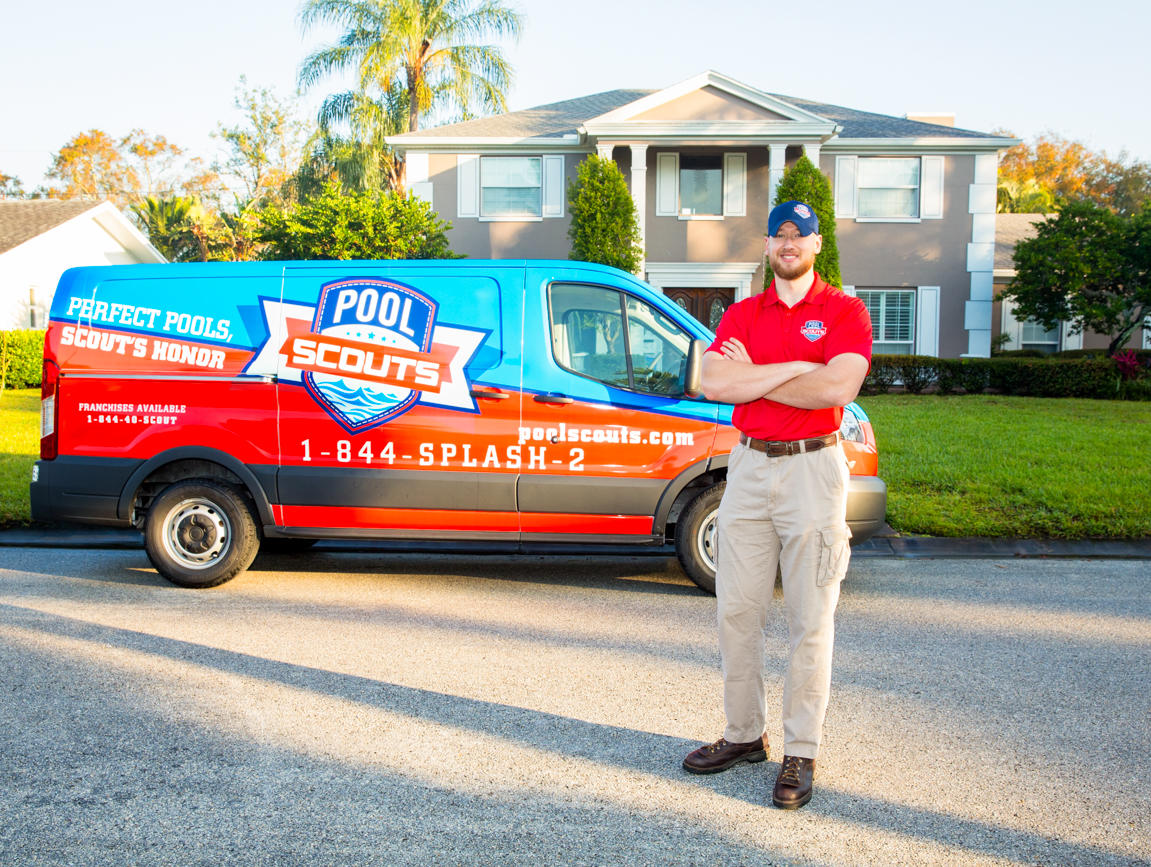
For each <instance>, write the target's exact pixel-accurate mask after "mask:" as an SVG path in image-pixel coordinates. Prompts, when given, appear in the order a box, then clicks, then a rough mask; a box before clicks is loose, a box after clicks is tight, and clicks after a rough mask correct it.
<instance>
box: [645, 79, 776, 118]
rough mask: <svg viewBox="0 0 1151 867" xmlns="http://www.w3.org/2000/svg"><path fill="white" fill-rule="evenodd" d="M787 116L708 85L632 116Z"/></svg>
mask: <svg viewBox="0 0 1151 867" xmlns="http://www.w3.org/2000/svg"><path fill="white" fill-rule="evenodd" d="M787 119H788V118H787V117H785V116H784V115H782V114H780V113H779V112H777V111H770V110H768V109H766V108H764V107H763V106H760V105H756V104H755V103H753V102H751V101H750V100H747V99H743V98H742V97H739V96H736V95H735V94H733V93H728V92H727V91H724V90H720V89H719V88H718V87H714V86H712V85H710V84H709V85H707V86H705V87H701V88H699V89H698V90H693V91H691V92H690V93H685V94H684V95H683V96H680V97H677V98H676V99H673V100H670V101H668V102H665V103H663V104H662V105H656V106H653V107H651V108H649V109H647V110H645V111H641V112H640V113H639V114H637V115H635V117H634V118H633V120H672V121H675V120H711V121H723V120H741V121H757V120H772V121H780V120H787Z"/></svg>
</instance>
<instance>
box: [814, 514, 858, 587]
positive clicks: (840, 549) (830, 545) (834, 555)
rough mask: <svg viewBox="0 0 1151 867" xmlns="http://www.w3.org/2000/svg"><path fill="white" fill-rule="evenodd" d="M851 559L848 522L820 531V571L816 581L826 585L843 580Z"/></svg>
mask: <svg viewBox="0 0 1151 867" xmlns="http://www.w3.org/2000/svg"><path fill="white" fill-rule="evenodd" d="M850 559H851V528H850V527H848V526H847V524H840V525H839V526H838V527H824V528H823V529H822V530H820V531H819V572H818V573H817V574H816V576H815V583H816V584H817V585H818V586H820V587H826V586H827V585H829V584H834V583H835V582H837V581H842V580H843V576H844V575H846V574H847V563H848V561H849V560H850Z"/></svg>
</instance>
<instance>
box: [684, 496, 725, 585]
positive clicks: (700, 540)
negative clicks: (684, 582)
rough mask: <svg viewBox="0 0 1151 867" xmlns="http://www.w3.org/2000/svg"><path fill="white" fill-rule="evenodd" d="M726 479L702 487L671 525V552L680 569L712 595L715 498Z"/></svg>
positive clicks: (716, 519) (717, 504)
mask: <svg viewBox="0 0 1151 867" xmlns="http://www.w3.org/2000/svg"><path fill="white" fill-rule="evenodd" d="M726 487H727V482H720V483H719V484H716V485H712V486H711V487H710V488H707V489H705V490H704V492H703V493H702V494H700V495H699V496H698V497H696V498H695V499H694V500H692V501H691V502H690V503H689V504H688V507H687V508H686V509H684V510H683V514H682V515H681V516H680V519H679V521H678V522H676V525H675V553H676V555H677V556H678V557H679V562H680V565H681V566H683V571H684V572H686V573H687V577H689V578H690V579H691V580H692V581H694V582H695V583H696V585H698V587H699V589H700V590H703V591H705V592H707V593H711V594H712V595H715V559H716V550H715V530H716V522H717V521H718V520H719V501H720V500H722V499H723V491H724V488H726Z"/></svg>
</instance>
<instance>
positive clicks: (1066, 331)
mask: <svg viewBox="0 0 1151 867" xmlns="http://www.w3.org/2000/svg"><path fill="white" fill-rule="evenodd" d="M1062 330H1063V333H1062V335H1061V337H1062V340H1061V341H1060V344H1061V345H1060V347H1059V348H1060V349H1082V348H1083V332H1082V331H1080V332H1079V333H1078V334H1072V333H1071V323H1070V322H1064V323H1063V329H1062Z"/></svg>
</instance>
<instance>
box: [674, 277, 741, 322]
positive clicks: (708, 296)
mask: <svg viewBox="0 0 1151 867" xmlns="http://www.w3.org/2000/svg"><path fill="white" fill-rule="evenodd" d="M663 294H664V295H666V296H667V297H668V298H670V299H671V300H672V301H674V302H675V303H676V304H678V305H679V306H680V307H682V308H683V309H684V310H686V311H687V312H688V313H690V314H691V315H692V316H694V317H695V318H696V319H698V320H699V321H700V322H702V323H703V324H704V325H706V326H707V327H708V328H710V329H711V330H712V331H715V329H716V326H718V325H719V320H720V319H721V318H722V317H723V311H725V310H726V309H727V308H728V307H730V306H731V305H732V304H733V303H735V289H716V288H708V289H690V288H679V287H677V288H673V289H664V290H663Z"/></svg>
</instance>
